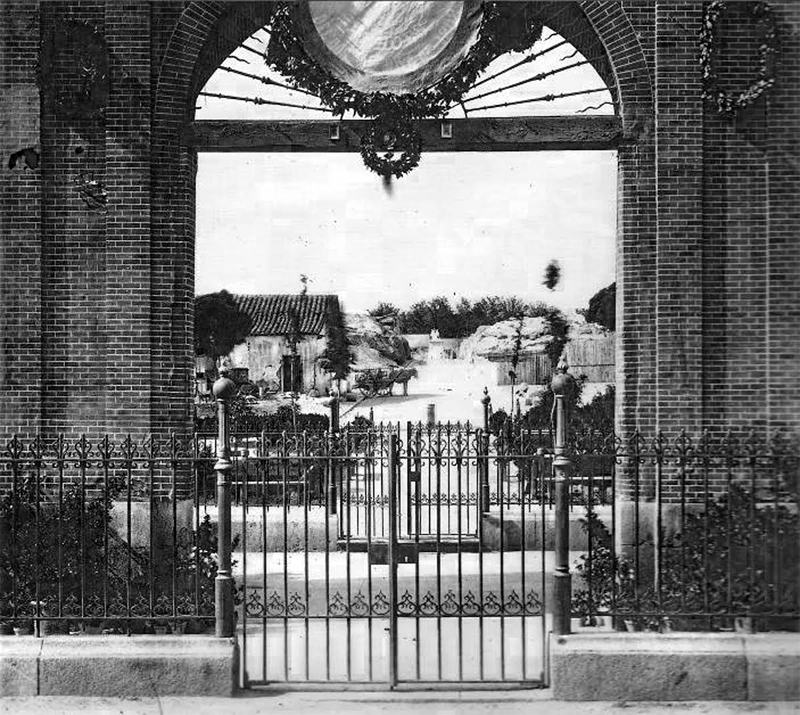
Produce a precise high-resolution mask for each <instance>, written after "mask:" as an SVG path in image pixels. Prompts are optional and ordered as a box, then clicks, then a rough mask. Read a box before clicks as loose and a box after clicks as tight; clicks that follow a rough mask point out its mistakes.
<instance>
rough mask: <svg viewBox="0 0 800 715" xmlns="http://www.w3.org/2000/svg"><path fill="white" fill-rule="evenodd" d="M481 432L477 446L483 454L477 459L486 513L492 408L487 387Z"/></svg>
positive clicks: (482, 401)
mask: <svg viewBox="0 0 800 715" xmlns="http://www.w3.org/2000/svg"><path fill="white" fill-rule="evenodd" d="M481 403H482V404H483V434H482V435H481V439H480V445H479V448H480V449H481V450H483V455H481V458H480V460H479V463H480V465H481V500H480V503H481V513H482V514H488V513H489V506H490V501H491V493H490V491H489V444H490V441H489V434H490V432H489V415H490V413H491V409H492V398H491V397H489V389H488V388H486V387H484V388H483V399H482V400H481Z"/></svg>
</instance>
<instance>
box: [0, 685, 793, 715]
mask: <svg viewBox="0 0 800 715" xmlns="http://www.w3.org/2000/svg"><path fill="white" fill-rule="evenodd" d="M487 712H488V713H492V712H496V713H503V715H523V714H524V715H605V714H606V713H612V714H613V713H619V714H620V715H728V713H734V714H735V713H758V714H759V715H794V714H795V713H798V712H800V703H796V702H792V703H786V702H783V703H780V702H776V703H759V702H737V703H726V702H679V703H678V702H674V703H666V702H665V703H633V702H589V703H576V702H559V701H555V700H552V699H551V698H550V696H549V694H548V691H546V690H541V691H525V692H521V691H480V692H476V691H472V692H470V691H460V692H449V691H438V692H432V691H427V692H419V691H416V692H408V693H402V692H329V691H328V692H321V691H320V692H281V691H263V690H262V691H259V690H252V691H245V692H243V693H241V694H240V695H238V696H237V697H235V698H176V697H164V698H135V699H120V698H86V697H46V696H39V697H32V698H0V714H2V715H17V714H18V713H20V714H30V715H61V714H63V715H70V714H72V713H75V714H76V715H77V714H79V713H80V715H91V714H96V715H117V714H119V715H182V714H183V713H189V714H190V715H227V714H228V713H231V715H233V714H235V715H249V714H251V713H252V714H254V715H255V714H256V713H286V714H287V715H291V714H293V713H314V714H315V715H327V714H333V713H346V714H347V715H370V714H371V713H381V714H382V715H383V714H388V715H401V714H405V713H408V714H409V715H412V714H413V715H427V714H428V713H430V714H432V715H451V714H452V715H456V714H457V715H471V714H472V713H474V714H475V715H478V713H487Z"/></svg>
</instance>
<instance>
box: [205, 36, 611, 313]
mask: <svg viewBox="0 0 800 715" xmlns="http://www.w3.org/2000/svg"><path fill="white" fill-rule="evenodd" d="M547 32H548V31H547V30H545V35H546V34H547ZM559 39H560V38H558V37H555V38H554V39H552V41H551V42H556V41H558V40H559ZM251 44H253V42H252V40H251ZM537 49H539V48H538V47H537ZM571 51H572V50H571V48H562V49H561V50H559V51H556V52H553V55H554V60H553V61H554V62H556V61H557V60H558V59H560V58H561V55H562V53H563V54H564V55H568V54H570V52H571ZM237 53H239V54H241V50H239V51H237ZM237 53H234V54H237ZM519 57H520V56H519V55H517V56H516V57H515V58H514V59H518V58H519ZM253 58H255V60H254V61H255V63H256V66H249V65H248V66H245V65H243V63H231V66H236V67H240V68H242V67H243V68H244V69H246V70H247V71H249V72H253V73H255V74H265V72H264V69H263V66H262V65H258V62H259V60H258V58H257V57H255V56H254V55H250V59H253ZM574 61H575V58H572V59H570V62H574ZM498 62H500V61H498ZM538 62H539V61H538V60H537V64H536V67H535V71H536V72H541V71H543V70H545V69H547V65H542V64H538ZM251 64H252V63H251ZM550 66H555V65H550ZM491 70H494V66H493V67H491V68H490V71H491ZM526 71H527V76H530V74H531V70H530V68H526ZM515 72H522V69H520V70H518V71H515ZM579 73H580V76H576V75H577V74H579ZM273 76H274V75H273ZM516 78H517V76H516V75H515V74H514V73H513V72H510V73H508V75H506V76H505V77H504V78H503V81H515V80H516ZM496 82H497V83H499V82H500V80H497V81H496ZM248 83H249V84H248ZM254 84H255V87H254V86H253V85H254ZM539 84H540V83H537V86H536V89H535V90H532V89H529V88H528V87H520V88H518V89H516V90H511V93H509V92H506V93H503V94H502V96H499V97H495V98H493V101H498V100H503V101H504V100H508V99H513V98H516V97H520V96H522V97H525V96H531V95H537V94H540V93H541V92H563V91H572V90H573V89H575V88H576V87H596V86H598V85H601V82H600V80H599V79H598V78H597V75H596V74H595V73H594V71H593V70H591V69H587V68H582V69H581V70H572V71H570V72H564V73H563V74H560V75H558V81H556V77H554V78H552V79H551V80H550V82H549V84H548V86H547V87H540V86H538V85H539ZM492 86H493V84H492V83H487V84H486V85H485V86H484V87H481V91H485V90H486V89H490V88H492ZM206 91H214V92H220V93H225V94H235V95H243V96H252V95H259V96H263V95H264V92H263V91H261V85H260V84H258V83H254V82H253V81H252V80H247V79H246V78H241V77H236V76H235V75H231V74H228V73H225V72H220V71H218V72H217V73H216V74H215V75H214V77H212V79H211V80H210V81H209V84H208V85H207V86H206ZM272 91H275V90H272ZM279 91H281V92H283V94H282V96H281V97H277V96H276V97H275V98H276V99H279V98H280V99H281V101H287V98H288V100H289V101H291V100H292V99H294V101H301V100H302V101H303V102H307V100H308V98H307V97H302V98H299V97H292V95H291V94H289V93H287V92H285V90H279ZM293 94H294V93H293ZM607 98H608V97H607V95H605V94H596V95H589V96H588V97H586V96H584V97H578V98H575V99H571V100H569V101H567V100H563V101H561V103H560V105H559V103H558V102H554V103H548V104H547V106H542V105H541V104H533V105H531V104H528V105H521V107H520V106H517V107H514V108H513V109H514V111H513V112H512V111H509V109H506V110H504V111H499V110H490V111H489V112H485V113H483V116H486V115H487V114H495V115H497V114H500V115H510V114H512V113H513V114H515V115H519V114H524V113H528V114H533V113H537V114H561V113H564V114H566V113H572V112H574V111H575V110H576V109H579V108H583V107H586V106H588V105H597V104H600V103H601V102H602V101H604V100H605V99H607ZM199 105H200V107H199V108H198V111H197V119H218V118H237V117H238V118H242V119H244V118H247V119H254V118H296V117H304V118H309V116H310V115H309V114H308V113H306V112H302V111H300V110H286V109H282V110H276V109H275V108H272V107H263V106H260V107H256V106H254V105H252V104H244V103H241V102H235V101H223V100H216V99H205V98H201V100H200V101H199ZM554 105H555V106H554ZM609 112H610V110H609V109H607V108H601V109H599V110H596V111H593V112H592V113H602V114H608V113H609ZM315 116H320V117H325V116H326V115H320V114H316V115H315ZM453 116H460V115H459V114H458V113H454V114H453ZM615 232H616V152H611V151H608V152H596V151H592V152H588V151H587V152H530V153H521V152H519V153H453V154H443V153H429V154H425V153H424V152H423V155H422V160H421V162H420V165H419V167H418V168H416V169H415V170H413V171H412V172H411V173H409V174H408V175H407V176H405V177H403V178H401V179H399V180H396V181H395V182H394V185H393V191H392V194H391V195H388V194H387V193H386V192H385V191H384V189H383V187H382V185H381V180H380V178H379V177H378V176H376V175H375V174H373V173H372V172H370V171H368V170H367V169H366V168H365V167H364V166H363V164H362V162H361V157H360V155H359V154H357V153H353V154H210V153H209V154H206V153H204V154H201V155H200V159H199V171H198V175H197V259H196V260H197V270H196V292H197V293H198V294H202V293H207V292H211V291H216V290H220V289H222V288H225V289H227V290H229V291H232V292H236V293H284V292H296V291H298V290H299V289H300V275H301V274H306V275H308V276H309V278H310V279H311V283H310V285H309V291H310V292H313V293H323V292H324V293H337V294H338V295H339V296H340V299H341V300H342V303H343V305H344V307H345V309H346V310H348V311H361V310H367V309H369V308H371V307H373V306H374V305H375V304H377V303H378V302H379V301H389V302H392V303H395V304H396V305H398V306H399V307H401V308H406V307H408V306H409V305H410V304H411V303H413V302H414V301H416V300H420V299H423V298H431V297H433V296H435V295H447V296H450V297H451V298H456V299H457V298H459V297H461V296H466V297H468V298H479V297H481V296H484V295H492V294H501V295H511V294H513V295H519V296H520V297H523V298H526V299H529V300H546V301H548V302H551V303H554V304H555V305H557V306H559V307H560V308H562V309H565V310H570V309H573V308H579V307H585V305H586V304H587V303H588V300H589V298H590V297H591V295H592V294H593V293H595V292H596V291H597V290H599V289H600V288H602V287H603V286H605V285H608V284H609V283H610V282H612V281H613V280H614V262H615V248H614V244H615ZM552 259H556V260H558V261H559V262H560V264H561V268H562V279H561V284H560V285H559V287H558V288H557V289H556V290H555V291H554V292H550V291H548V290H547V289H545V288H544V287H543V286H542V279H543V276H544V269H545V266H546V265H547V263H548V262H549V261H550V260H552Z"/></svg>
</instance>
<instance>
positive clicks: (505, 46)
mask: <svg viewBox="0 0 800 715" xmlns="http://www.w3.org/2000/svg"><path fill="white" fill-rule="evenodd" d="M509 6H510V9H509ZM509 13H516V14H512V15H509ZM541 34H542V23H541V21H540V20H538V19H537V18H536V17H535V15H534V14H532V12H530V11H528V10H527V8H525V7H523V6H522V5H520V6H519V7H516V8H515V7H514V3H509V4H507V5H501V3H497V2H486V3H484V4H483V17H482V19H481V23H480V26H479V28H478V34H477V39H476V41H475V43H474V44H473V45H472V47H471V48H470V49H469V51H468V52H467V54H466V56H465V57H464V59H463V60H462V61H461V62H460V63H459V64H458V65H457V66H456V67H455V68H454V69H452V70H451V71H450V72H449V73H448V74H447V75H446V76H445V77H443V78H442V79H441V80H440V81H439V82H437V83H436V84H435V85H434V86H432V87H429V88H427V89H425V90H423V91H421V92H415V93H413V94H402V95H397V94H391V93H387V92H360V91H359V90H356V89H354V88H353V87H351V86H350V85H349V84H347V83H346V82H343V81H341V80H339V79H337V78H336V77H334V76H333V74H332V73H331V72H330V71H329V70H328V69H327V68H325V67H323V66H321V65H319V64H318V63H317V62H315V61H314V60H313V59H312V58H311V57H310V56H309V54H308V53H307V52H306V50H305V48H304V46H303V42H302V39H301V37H302V33H301V31H300V26H299V24H298V22H297V20H296V18H295V10H294V8H293V3H289V2H283V3H276V5H275V8H274V9H273V12H272V16H271V19H270V41H269V45H268V46H267V49H266V52H265V61H266V63H267V64H268V65H269V66H270V67H271V68H272V69H274V70H275V71H277V72H280V73H281V74H282V75H284V76H285V77H287V78H288V79H289V80H290V81H291V82H293V83H294V84H295V86H297V87H299V88H301V89H304V90H306V91H308V92H311V93H312V94H315V95H317V96H318V97H319V98H320V101H321V102H322V103H323V104H324V105H325V106H326V107H328V108H329V109H331V110H332V111H333V113H334V114H337V115H340V116H341V115H344V114H345V113H346V112H353V113H354V114H356V115H357V116H360V117H365V118H371V119H374V120H375V122H373V124H372V125H371V126H370V128H369V129H368V131H367V133H366V134H365V135H364V137H363V138H362V142H361V157H362V159H363V161H364V164H365V165H366V166H367V167H368V168H369V169H371V170H372V171H374V172H376V173H377V174H380V175H381V176H382V177H384V179H387V177H391V176H395V177H400V176H403V175H404V174H406V173H408V172H409V171H411V170H412V169H413V168H414V167H416V166H417V164H419V161H420V154H421V151H422V140H421V137H420V134H419V131H418V129H417V128H416V123H417V122H418V121H419V120H421V119H425V118H435V117H442V116H444V115H445V114H446V113H447V111H448V110H449V108H450V106H451V105H452V104H454V103H456V102H458V101H459V100H460V99H461V98H462V97H463V96H464V94H466V92H467V91H468V90H469V88H470V87H471V86H472V85H473V84H474V82H475V80H476V79H477V77H478V75H479V74H480V73H481V72H482V71H483V70H484V69H486V67H488V66H489V64H490V63H491V62H492V61H493V60H494V59H496V58H497V57H499V56H500V55H502V54H504V53H505V52H508V51H509V50H514V51H520V50H523V49H526V48H528V47H530V46H531V45H533V44H534V42H536V41H537V40H538V39H539V38H540V37H541ZM387 132H388V133H389V134H392V135H393V136H394V138H395V145H394V146H395V147H396V148H392V149H389V150H388V151H387V150H386V149H385V148H384V149H383V150H381V149H379V147H380V146H381V145H382V142H381V141H380V140H381V138H382V137H383V136H384V135H385V134H386V133H387ZM398 149H399V152H398Z"/></svg>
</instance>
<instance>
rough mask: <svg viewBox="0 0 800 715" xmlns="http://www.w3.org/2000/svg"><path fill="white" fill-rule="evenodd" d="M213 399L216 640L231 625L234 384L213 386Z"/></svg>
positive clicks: (225, 380)
mask: <svg viewBox="0 0 800 715" xmlns="http://www.w3.org/2000/svg"><path fill="white" fill-rule="evenodd" d="M213 392H214V397H216V398H217V420H218V422H219V433H218V437H217V461H216V463H215V464H214V470H215V471H216V473H217V512H218V515H217V549H218V557H219V568H218V569H217V577H216V579H215V580H214V617H215V621H216V623H215V632H216V635H217V637H218V638H230V637H231V636H232V635H233V631H234V622H233V618H234V616H233V577H232V575H231V466H232V465H231V461H230V456H231V455H230V440H229V432H230V430H229V426H228V401H229V400H230V399H231V398H232V397H233V396H234V394H235V393H236V385H235V384H234V383H233V381H232V380H229V379H228V378H227V377H221V378H220V379H219V380H217V381H216V382H215V383H214V387H213Z"/></svg>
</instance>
